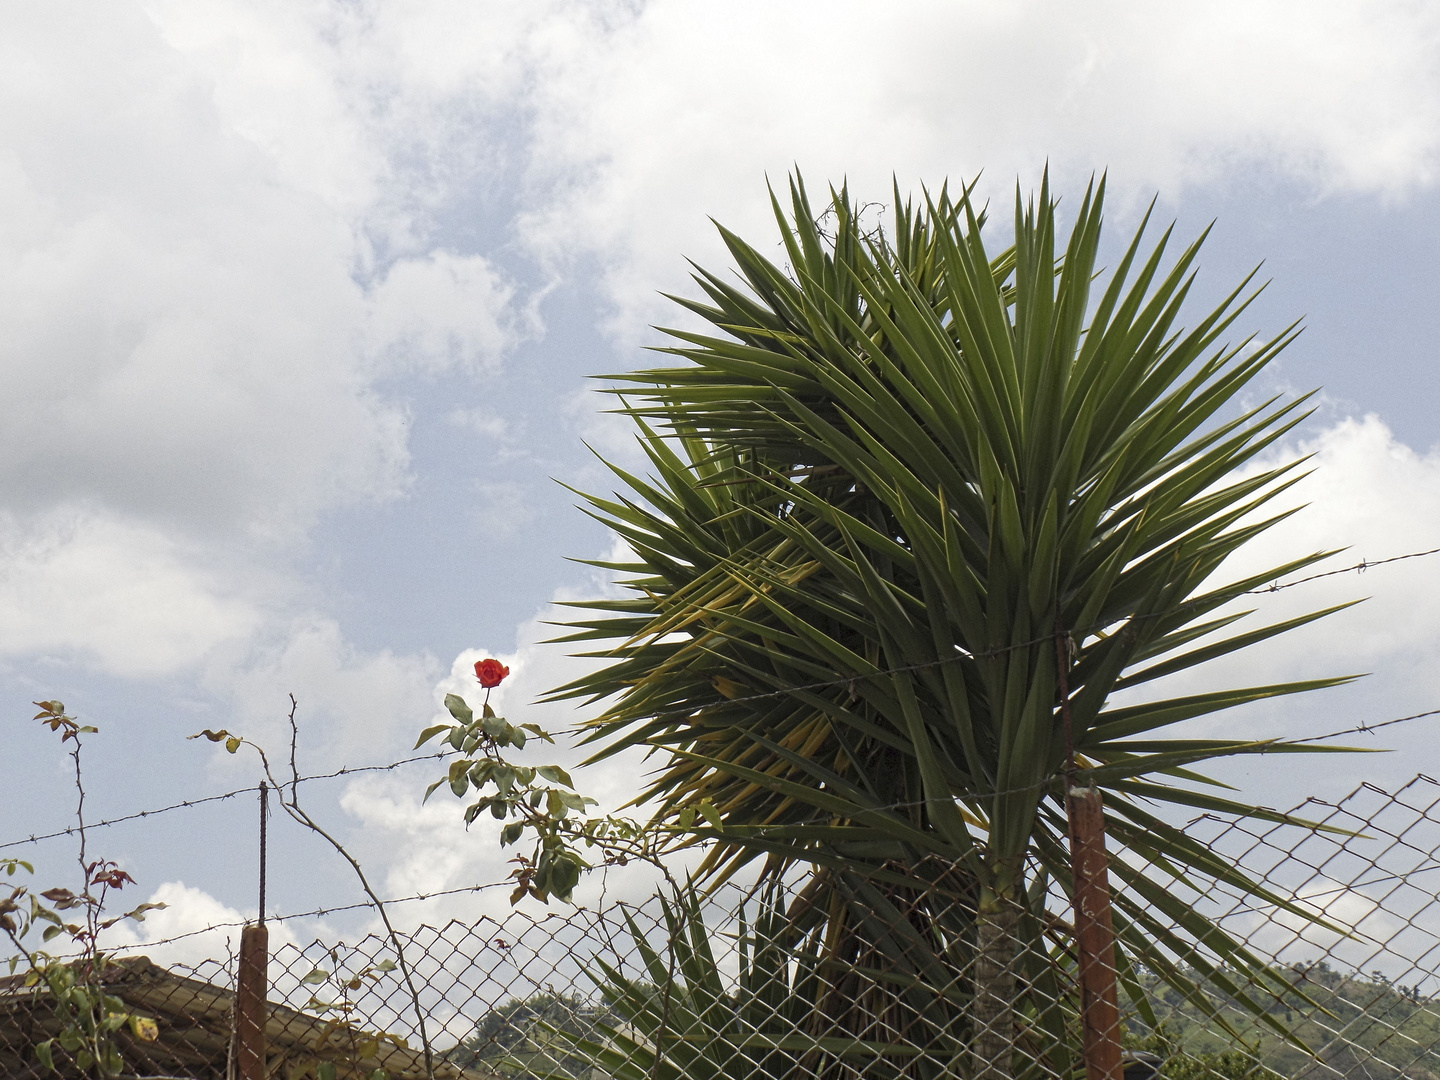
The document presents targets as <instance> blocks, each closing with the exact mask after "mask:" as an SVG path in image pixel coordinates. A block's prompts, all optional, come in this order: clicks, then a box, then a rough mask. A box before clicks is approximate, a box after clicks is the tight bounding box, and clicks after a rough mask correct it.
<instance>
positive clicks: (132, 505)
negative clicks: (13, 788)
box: [0, 0, 536, 677]
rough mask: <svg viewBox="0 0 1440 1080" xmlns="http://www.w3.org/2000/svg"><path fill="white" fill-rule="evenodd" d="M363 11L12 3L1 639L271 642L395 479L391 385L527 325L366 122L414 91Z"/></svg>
mask: <svg viewBox="0 0 1440 1080" xmlns="http://www.w3.org/2000/svg"><path fill="white" fill-rule="evenodd" d="M351 14H352V13H350V12H349V11H348V9H346V8H344V7H341V6H338V5H327V4H314V5H299V6H297V5H288V4H278V3H277V4H258V5H256V4H234V3H228V2H226V0H214V2H202V3H197V4H171V3H166V2H163V0H156V2H155V3H151V4H148V5H141V6H136V5H126V4H119V5H111V6H108V7H106V8H105V9H103V10H101V11H94V12H88V11H87V12H84V13H81V12H80V11H79V10H78V9H66V8H64V7H63V6H62V7H59V8H52V9H49V10H47V11H44V12H41V11H39V10H38V9H37V10H25V11H20V10H18V9H17V10H15V11H11V12H8V13H7V14H6V15H5V16H4V19H3V22H4V24H5V33H4V34H3V35H0V102H3V103H8V105H7V107H6V108H3V109H0V147H3V153H0V198H3V199H4V201H5V204H6V206H7V213H6V215H5V220H4V221H3V222H0V295H3V296H4V298H5V302H4V304H0V365H3V367H4V370H5V372H6V379H5V381H4V384H3V386H0V409H3V410H4V412H5V415H6V416H7V422H6V425H5V427H4V430H3V432H0V509H3V511H4V513H5V518H4V521H3V529H0V532H3V545H0V582H3V583H4V584H3V585H0V588H4V589H6V590H8V594H7V596H6V599H7V601H8V602H9V603H8V604H7V607H6V612H5V616H4V618H3V619H0V650H3V651H5V652H9V653H12V654H15V653H20V654H24V653H30V654H34V653H38V652H45V651H47V650H62V651H66V652H73V653H76V654H79V655H82V656H87V655H88V656H91V657H94V658H96V659H97V660H98V662H99V663H100V664H101V665H102V666H103V667H104V668H106V669H107V670H109V671H112V672H116V673H119V674H123V675H129V676H138V677H143V676H149V675H154V674H157V673H161V672H171V671H174V670H177V669H179V668H182V667H185V666H187V665H194V664H196V663H198V662H200V661H201V660H203V659H204V658H205V657H206V655H207V654H208V653H209V651H210V650H213V649H215V648H216V647H217V646H219V645H220V644H221V643H228V644H229V651H228V652H227V655H229V656H232V657H234V656H243V654H244V652H245V650H244V649H243V648H239V647H238V646H236V645H235V639H237V638H240V639H243V638H245V637H246V635H248V634H251V633H259V632H261V629H262V627H265V628H266V630H265V634H262V637H261V638H259V639H256V642H255V644H256V646H257V647H259V648H261V649H262V650H263V649H264V648H265V644H264V642H265V640H266V635H268V637H269V638H274V637H275V636H277V635H283V634H284V627H285V626H286V624H287V623H288V621H289V620H290V619H292V618H294V617H295V613H296V610H297V608H303V606H304V605H303V598H302V595H301V594H302V590H301V587H300V585H299V583H298V582H297V581H296V580H294V578H293V574H292V573H291V572H290V571H289V568H288V567H286V566H285V564H284V559H285V558H286V557H287V556H288V555H289V554H290V553H292V552H293V551H294V549H295V545H296V544H297V543H298V542H300V541H302V540H303V538H304V536H305V535H306V534H307V532H308V530H309V529H310V528H311V527H312V526H313V525H314V524H315V523H316V522H317V521H318V520H320V519H321V518H322V517H323V516H324V515H325V514H326V513H328V512H330V511H332V510H334V509H336V508H338V507H343V506H347V505H352V504H355V503H357V502H367V501H375V500H385V499H390V498H393V497H395V496H397V495H399V494H401V493H402V492H403V491H404V490H405V489H406V486H407V485H408V483H409V476H408V471H409V451H408V445H407V439H408V422H409V418H408V416H407V414H406V410H405V409H404V408H403V407H402V406H401V405H400V404H398V403H397V402H395V401H392V400H388V399H387V398H386V397H385V395H384V393H383V392H382V391H381V389H380V388H379V381H380V380H382V379H387V378H391V377H393V376H395V375H397V374H414V373H417V372H418V373H423V374H427V375H429V374H435V373H439V372H446V371H452V370H458V371H461V372H466V373H477V372H479V371H482V370H483V371H493V370H494V369H495V368H496V366H497V364H498V362H499V358H500V356H501V354H502V353H503V352H504V350H505V349H507V348H509V347H510V346H511V345H512V344H513V343H514V342H515V340H516V338H517V335H518V334H520V333H528V332H532V331H534V330H535V329H536V325H535V322H534V319H533V315H532V314H531V313H529V312H525V311H520V312H518V313H513V312H512V310H511V309H512V308H514V307H515V304H516V294H515V291H514V289H513V288H512V287H511V286H510V285H508V284H507V283H506V282H505V281H504V280H503V279H502V277H501V275H500V274H499V272H498V271H497V270H496V269H495V267H494V266H493V265H492V264H491V263H490V262H488V261H487V260H486V259H484V258H483V257H481V256H479V255H475V254H464V253H459V252H456V251H453V250H449V249H440V248H436V247H434V245H433V244H431V243H430V242H429V241H428V240H427V237H426V232H427V228H426V227H425V226H424V225H423V223H420V217H422V216H423V214H421V213H420V211H419V210H416V209H415V206H418V205H419V204H418V203H417V204H414V205H412V202H413V200H412V201H407V198H406V197H405V192H406V190H407V189H406V187H405V185H404V184H400V185H398V186H397V184H396V181H395V172H394V169H395V162H396V161H397V159H398V158H397V155H400V154H401V149H400V147H399V144H398V143H397V141H396V140H397V139H398V138H400V135H399V134H398V133H397V130H398V129H393V128H391V127H389V126H388V125H389V124H390V123H391V121H392V120H393V117H391V116H389V114H387V113H385V110H384V109H383V108H382V107H381V104H382V102H383V101H384V100H385V99H387V98H390V97H393V96H394V94H395V93H399V94H400V95H401V96H403V91H404V88H403V87H394V86H391V87H389V88H388V89H387V88H386V85H385V84H384V78H383V77H382V76H383V75H384V73H383V71H380V70H379V69H375V70H372V69H371V68H370V67H369V66H367V65H369V64H370V63H371V60H372V59H373V56H372V53H371V52H369V51H367V50H366V49H365V48H358V47H356V48H354V49H352V48H351V46H353V45H355V44H356V42H357V41H358V39H357V38H356V35H357V34H360V35H361V36H362V37H363V33H362V31H363V23H364V20H363V19H360V20H359V21H358V22H357V21H355V20H353V19H352V18H351ZM381 66H382V67H383V66H384V65H383V64H382V65H381ZM372 77H373V78H375V79H379V81H378V82H373V81H372ZM425 93H426V94H428V93H429V91H426V92H425ZM421 98H424V99H425V101H424V102H421V101H419V99H416V107H417V108H421V107H422V106H423V107H425V108H429V107H431V106H435V105H436V102H435V101H434V100H432V99H430V98H427V97H426V96H425V94H421ZM425 102H428V104H425ZM416 120H417V117H415V116H412V117H411V121H412V122H411V123H410V125H409V134H408V135H407V136H406V139H407V141H406V145H407V146H408V145H410V143H409V141H408V140H409V139H410V138H411V137H412V136H414V135H417V134H418V132H419V130H420V128H421V127H423V125H421V124H418V123H417V122H415V121H416ZM421 202H423V200H421ZM422 209H423V208H422ZM417 215H418V216H417ZM377 237H379V238H388V239H383V244H384V246H385V247H386V250H387V251H389V252H391V253H392V254H398V255H399V256H400V257H399V258H398V259H395V260H394V261H393V262H389V263H388V265H387V263H385V262H382V261H378V260H380V258H381V256H380V255H377V252H376V250H375V247H374V241H375V240H376V238H377ZM385 258H386V259H389V258H390V256H389V255H386V256H385Z"/></svg>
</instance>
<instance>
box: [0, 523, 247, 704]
mask: <svg viewBox="0 0 1440 1080" xmlns="http://www.w3.org/2000/svg"><path fill="white" fill-rule="evenodd" d="M191 555H192V552H188V551H186V550H185V549H184V548H183V547H182V546H181V545H180V544H178V543H177V542H176V541H175V540H174V539H173V538H171V537H168V536H166V535H164V534H163V533H161V532H159V531H158V530H156V529H154V528H151V527H148V526H146V525H144V524H136V523H126V522H122V521H118V520H116V519H114V518H110V517H105V516H100V515H95V514H92V513H87V512H85V511H84V510H78V509H63V508H62V509H61V510H58V511H56V512H53V513H50V514H47V515H45V516H44V517H42V518H38V519H37V518H31V519H28V520H23V519H19V518H17V517H16V516H15V515H13V514H6V515H3V517H0V653H7V654H10V655H17V654H18V655H25V654H33V653H36V652H59V653H65V654H79V655H80V656H81V657H82V658H83V659H85V660H87V661H90V662H93V663H96V664H98V665H99V666H100V667H101V668H103V669H105V670H109V671H113V672H121V673H124V674H127V675H132V676H153V675H164V674H168V673H170V672H172V671H174V670H176V669H178V668H181V667H185V666H187V665H190V664H193V663H195V662H196V661H197V660H198V659H200V658H201V657H202V656H204V655H205V654H206V653H208V652H209V651H210V650H212V649H214V648H216V647H217V646H220V645H222V644H224V643H226V642H233V641H235V640H239V639H244V638H245V637H247V636H248V635H249V634H250V633H251V632H252V631H253V630H254V629H255V628H256V627H257V625H258V624H259V622H260V620H261V614H260V612H259V611H258V610H257V608H256V607H255V606H254V605H253V604H252V603H250V602H249V601H247V600H246V599H245V598H244V597H241V596H236V595H234V594H233V592H231V591H230V590H229V589H228V588H227V585H226V583H225V582H224V581H223V580H221V581H217V580H216V579H215V577H214V576H213V575H211V574H208V573H206V572H204V571H203V570H201V569H199V568H197V567H196V566H195V565H194V563H193V560H192V559H191V558H190V556H191Z"/></svg>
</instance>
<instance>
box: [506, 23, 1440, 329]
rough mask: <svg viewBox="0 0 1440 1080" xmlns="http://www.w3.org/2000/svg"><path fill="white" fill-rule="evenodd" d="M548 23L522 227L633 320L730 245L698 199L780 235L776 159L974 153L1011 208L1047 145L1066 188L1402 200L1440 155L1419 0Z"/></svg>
mask: <svg viewBox="0 0 1440 1080" xmlns="http://www.w3.org/2000/svg"><path fill="white" fill-rule="evenodd" d="M549 29H550V31H551V32H550V33H549V34H548V35H546V36H545V37H544V38H543V40H541V41H537V43H536V46H535V50H534V51H535V53H536V56H537V59H536V63H537V65H538V71H539V76H538V77H537V78H536V80H535V83H534V87H533V97H531V98H529V99H527V103H528V102H533V107H534V109H535V139H536V143H535V149H534V158H533V160H534V163H535V164H534V168H535V172H536V177H535V180H534V183H535V185H536V186H537V187H538V189H539V191H540V195H538V196H536V195H534V194H532V196H531V204H532V206H533V213H532V215H531V216H530V218H529V219H528V222H527V225H528V231H529V235H530V237H531V239H532V241H533V242H534V243H535V244H536V245H537V246H538V247H539V248H540V249H541V250H544V251H547V252H549V253H551V254H552V255H554V256H556V257H565V256H568V255H569V254H572V253H574V252H575V251H577V250H579V251H583V252H587V253H590V254H593V255H594V256H595V257H596V258H597V260H598V261H599V263H600V264H601V265H602V267H603V268H604V270H605V273H606V278H607V283H608V286H609V288H610V290H611V292H612V294H613V296H614V297H615V298H616V300H617V301H618V302H619V304H620V306H621V311H622V316H621V319H620V320H619V324H620V325H624V326H636V325H643V323H644V322H646V321H649V317H650V316H653V315H654V314H655V311H656V308H657V305H658V301H655V300H654V299H653V294H654V292H655V290H656V289H657V288H661V287H664V288H670V287H673V286H674V285H676V284H677V282H678V281H679V280H680V276H681V275H682V274H683V273H684V272H685V267H684V265H683V263H682V262H681V259H680V255H681V254H682V253H683V254H684V255H689V256H692V257H697V258H698V259H699V261H700V262H701V264H702V265H711V264H723V263H724V262H726V261H727V260H726V259H725V257H724V256H723V255H721V254H720V248H719V244H718V241H717V240H716V239H715V238H714V237H713V235H712V230H711V229H710V226H709V224H708V221H707V215H714V216H715V217H716V218H718V219H719V220H720V221H721V222H723V223H724V224H726V225H727V226H729V227H731V228H734V229H736V230H737V231H738V232H739V233H740V234H741V235H742V236H745V237H747V238H749V239H751V240H752V242H756V243H759V244H761V245H763V244H765V243H767V242H768V239H767V238H768V237H769V236H770V235H771V234H772V231H773V226H772V224H771V223H770V221H769V207H768V205H767V204H766V203H765V201H764V191H763V187H762V184H763V175H764V174H765V173H767V172H768V174H769V176H770V177H771V179H772V180H774V181H777V182H780V183H781V184H782V185H783V179H784V176H785V173H786V172H787V171H788V170H789V169H790V168H791V167H792V164H794V163H797V162H798V163H799V165H800V166H801V168H802V169H804V171H805V173H806V175H807V176H808V177H809V178H810V181H811V183H812V184H814V185H815V187H816V189H818V190H816V191H815V193H814V194H816V195H817V196H818V195H822V194H823V191H824V184H825V183H826V182H836V183H838V182H839V181H840V180H841V179H842V178H844V177H846V176H848V177H849V178H850V180H851V183H852V189H853V190H855V191H856V192H857V194H859V195H861V197H863V198H875V199H882V200H888V199H889V197H890V177H891V174H892V172H894V173H895V174H897V175H898V177H899V180H900V183H901V185H902V188H907V187H909V186H910V185H912V184H914V183H915V182H916V181H921V180H923V181H925V182H927V183H929V184H932V185H938V184H939V183H940V181H941V180H943V179H944V178H945V177H946V176H948V177H950V178H951V179H952V180H956V181H958V180H960V179H969V178H970V177H971V176H973V175H974V174H976V173H977V172H979V171H980V170H982V169H984V170H986V176H987V181H986V183H987V186H988V187H989V189H990V190H992V191H994V192H997V193H998V194H999V195H1001V196H1002V199H1001V206H1002V208H1003V207H1004V206H1006V205H1008V204H1007V203H1006V201H1005V200H1006V198H1008V189H1009V186H1010V185H1011V184H1013V182H1014V178H1015V176H1016V175H1017V174H1018V175H1021V176H1023V177H1025V178H1027V181H1030V180H1034V179H1036V178H1037V177H1038V171H1039V169H1040V167H1041V165H1042V164H1043V163H1044V162H1046V161H1047V160H1048V161H1049V162H1050V163H1051V164H1052V166H1053V167H1054V170H1055V172H1056V174H1057V177H1058V179H1059V180H1060V181H1061V183H1062V184H1063V185H1065V190H1069V188H1071V187H1074V186H1075V185H1076V184H1078V183H1080V182H1082V181H1083V179H1084V177H1086V176H1087V175H1089V174H1090V173H1091V172H1092V171H1094V170H1098V169H1104V168H1107V167H1108V168H1110V169H1111V174H1112V179H1113V180H1114V181H1115V182H1116V184H1117V186H1118V187H1119V188H1120V189H1121V191H1122V192H1126V191H1128V192H1136V191H1138V190H1142V189H1143V190H1144V191H1146V192H1148V191H1149V190H1150V189H1152V188H1154V187H1159V188H1160V189H1162V190H1164V191H1165V192H1166V193H1167V194H1170V195H1175V194H1178V193H1179V190H1180V189H1183V188H1188V187H1191V186H1193V185H1196V184H1205V183H1225V182H1226V180H1227V178H1228V177H1229V176H1230V175H1232V174H1234V173H1236V172H1237V171H1243V170H1246V169H1252V168H1259V169H1261V170H1263V171H1267V172H1272V173H1275V174H1278V175H1281V176H1284V177H1289V178H1292V179H1295V180H1297V181H1299V182H1300V184H1301V185H1302V186H1303V187H1304V188H1307V189H1309V190H1311V191H1313V192H1315V193H1317V194H1318V193H1324V192H1329V191H1338V190H1348V191H1363V192H1380V193H1384V194H1387V195H1395V194H1399V193H1403V192H1405V191H1409V190H1412V189H1414V188H1416V187H1419V186H1423V185H1427V184H1429V183H1431V182H1432V181H1433V179H1434V175H1435V168H1436V160H1437V157H1436V155H1437V150H1440V74H1437V68H1436V67H1435V65H1434V62H1433V57H1434V54H1435V48H1436V44H1437V39H1440V18H1437V16H1436V14H1435V12H1434V11H1432V10H1430V9H1428V8H1425V7H1417V6H1415V5H1413V4H1407V3H1399V2H1395V3H1383V4H1373V3H1372V4H1359V3H1354V2H1338V0H1337V2H1328V3H1319V4H1314V3H1312V4H1304V5H1301V4H1298V3H1295V2H1293V0H1271V2H1268V3H1239V2H1226V3H1218V4H1209V5H1185V6H1180V5H1161V6H1156V5H1153V4H1142V3H1136V2H1133V0H1110V2H1106V3H1101V4H1090V5H1085V6H1084V7H1077V6H1075V5H1066V4H1063V3H1058V2H1053V0H1030V2H1025V3H1018V4H1009V5H995V4H984V3H979V2H967V3H955V2H953V0H946V2H943V3H941V2H937V0H912V2H908V3H892V4H888V5H885V6H883V7H876V6H875V5H873V4H864V3H860V2H858V0H855V2H842V3H831V4H826V5H823V6H821V5H816V4H813V3H802V2H788V3H774V2H767V3H755V2H752V3H734V4H727V5H725V6H724V7H716V8H697V7H696V6H695V5H693V4H687V3H683V2H679V0H653V2H650V3H646V4H644V5H640V6H636V7H635V8H634V9H633V15H632V16H630V17H624V16H620V15H617V12H616V11H615V10H614V9H612V8H602V9H601V13H600V14H595V15H589V14H588V12H587V9H585V8H576V9H572V10H571V11H570V12H567V17H566V18H563V19H560V18H557V19H555V20H554V23H553V24H552V25H551V26H550V28H549ZM712 268H715V267H712ZM661 310H663V309H661ZM676 317H678V316H677V315H675V314H670V315H669V318H672V319H673V318H676Z"/></svg>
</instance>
